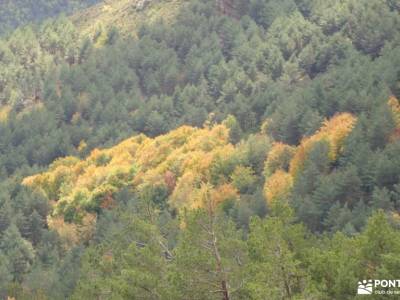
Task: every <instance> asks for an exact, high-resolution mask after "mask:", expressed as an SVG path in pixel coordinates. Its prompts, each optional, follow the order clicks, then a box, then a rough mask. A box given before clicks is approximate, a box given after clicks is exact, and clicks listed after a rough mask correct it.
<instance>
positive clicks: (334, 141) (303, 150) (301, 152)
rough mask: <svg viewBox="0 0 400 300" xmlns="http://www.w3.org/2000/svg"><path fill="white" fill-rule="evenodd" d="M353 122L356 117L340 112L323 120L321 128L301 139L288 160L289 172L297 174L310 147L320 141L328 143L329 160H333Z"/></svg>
mask: <svg viewBox="0 0 400 300" xmlns="http://www.w3.org/2000/svg"><path fill="white" fill-rule="evenodd" d="M355 122H356V117H354V116H353V115H352V114H350V113H341V114H338V115H336V116H334V117H333V118H332V119H330V120H327V121H325V123H324V125H323V126H322V128H321V129H320V130H319V131H318V132H317V133H316V134H314V135H312V136H310V137H307V138H304V139H303V140H302V141H301V143H300V145H299V146H298V148H297V150H296V153H295V154H294V157H293V159H292V160H291V162H290V168H289V172H290V174H291V175H292V176H294V177H296V176H297V174H298V173H299V171H301V169H302V167H303V165H304V162H305V160H306V159H307V156H308V154H309V152H310V151H311V149H312V147H313V146H314V145H315V144H316V143H317V142H320V141H326V142H327V143H328V145H329V155H328V156H329V160H330V161H331V162H334V161H335V160H336V159H337V156H338V154H339V153H340V151H341V150H342V146H343V141H344V139H345V138H346V137H347V136H348V135H349V133H350V132H351V130H352V129H353V126H354V124H355Z"/></svg>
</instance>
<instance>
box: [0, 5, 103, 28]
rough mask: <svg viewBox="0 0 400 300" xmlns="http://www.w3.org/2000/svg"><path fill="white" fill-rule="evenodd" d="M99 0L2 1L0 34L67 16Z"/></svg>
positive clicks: (0, 6)
mask: <svg viewBox="0 0 400 300" xmlns="http://www.w3.org/2000/svg"><path fill="white" fill-rule="evenodd" d="M96 2H99V0H53V1H47V0H36V1H27V0H4V1H1V2H0V34H1V33H3V32H5V31H8V30H12V29H14V28H15V27H17V26H20V25H24V24H27V23H30V22H39V21H41V20H43V19H46V18H50V17H54V16H57V15H59V14H61V13H64V14H68V13H71V12H73V11H76V10H78V9H82V8H84V7H87V6H90V5H92V4H95V3H96Z"/></svg>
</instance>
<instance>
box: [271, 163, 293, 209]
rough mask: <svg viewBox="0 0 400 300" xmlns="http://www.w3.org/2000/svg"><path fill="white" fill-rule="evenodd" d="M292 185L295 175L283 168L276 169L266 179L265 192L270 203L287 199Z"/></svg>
mask: <svg viewBox="0 0 400 300" xmlns="http://www.w3.org/2000/svg"><path fill="white" fill-rule="evenodd" d="M292 187H293V177H292V176H291V175H290V174H289V173H287V172H285V171H283V170H278V171H276V172H275V173H274V174H273V175H272V176H270V177H269V178H267V180H266V181H265V186H264V193H265V197H266V199H267V202H268V204H271V203H273V202H275V201H280V200H285V199H287V198H288V196H289V195H290V192H291V189H292Z"/></svg>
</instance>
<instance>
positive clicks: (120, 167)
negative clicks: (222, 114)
mask: <svg viewBox="0 0 400 300" xmlns="http://www.w3.org/2000/svg"><path fill="white" fill-rule="evenodd" d="M234 152H235V147H234V146H233V145H231V144H230V142H229V130H228V129H227V128H226V127H225V126H224V125H216V126H213V127H211V128H202V129H199V128H194V127H189V126H182V127H180V128H178V129H176V130H173V131H171V132H169V133H168V134H165V135H161V136H159V137H156V138H153V139H152V138H148V137H146V136H144V135H138V136H135V137H132V138H130V139H127V140H125V141H123V142H121V143H120V144H118V145H116V146H114V147H112V148H109V149H102V150H101V149H94V150H93V151H92V152H91V153H90V155H89V156H88V157H87V158H86V159H84V160H80V159H78V158H74V157H66V158H62V159H58V160H56V161H55V162H54V163H53V164H52V165H51V166H50V168H49V170H48V171H47V172H44V173H42V174H38V175H35V176H31V177H28V178H25V180H24V181H23V184H25V185H27V186H31V187H33V188H36V189H41V190H42V191H43V192H44V193H45V194H46V195H47V197H48V198H49V199H50V200H54V203H55V204H54V208H53V215H54V216H62V215H64V214H65V213H66V212H69V214H71V212H72V215H73V216H72V218H75V217H77V218H79V217H80V216H82V215H84V214H85V211H92V210H93V209H96V208H102V209H110V208H112V207H114V206H115V205H116V203H115V201H114V197H113V195H114V193H115V192H117V191H118V190H119V189H120V188H121V187H123V186H128V187H131V188H132V189H133V190H135V191H136V192H138V193H139V194H140V193H142V191H143V192H145V191H146V190H148V187H152V186H164V187H166V189H167V190H168V192H169V194H170V197H169V203H170V205H172V206H173V207H175V208H177V209H179V210H180V209H182V208H188V207H193V206H196V205H197V204H194V203H191V201H194V199H195V197H194V196H193V195H194V194H195V191H196V190H197V189H198V188H199V187H200V185H201V183H202V182H208V181H209V180H210V169H211V165H212V163H213V162H214V161H215V159H216V157H221V156H227V155H231V154H233V153H234ZM215 189H216V190H217V191H219V189H222V190H221V191H220V192H218V193H222V194H224V197H232V195H233V194H235V191H232V190H230V189H229V188H228V187H226V186H222V187H216V188H215ZM218 193H214V194H215V195H216V194H218ZM216 199H218V201H223V199H222V198H221V196H220V195H218V196H216ZM220 199H222V200H220ZM78 214H79V215H78ZM58 227H60V228H64V227H65V226H61V225H60V226H58ZM65 229H66V227H65Z"/></svg>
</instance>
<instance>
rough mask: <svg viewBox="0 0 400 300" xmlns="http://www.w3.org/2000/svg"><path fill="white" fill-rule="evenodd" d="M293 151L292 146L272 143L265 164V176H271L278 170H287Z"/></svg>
mask: <svg viewBox="0 0 400 300" xmlns="http://www.w3.org/2000/svg"><path fill="white" fill-rule="evenodd" d="M295 151H296V148H295V147H293V146H290V145H286V144H284V143H280V142H277V143H274V144H273V145H272V148H271V150H270V151H269V153H268V156H267V161H266V162H265V171H264V173H265V175H266V176H268V175H271V174H273V173H274V172H275V171H276V170H278V169H282V170H287V169H288V168H289V163H290V160H291V159H292V157H293V155H294V153H295Z"/></svg>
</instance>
